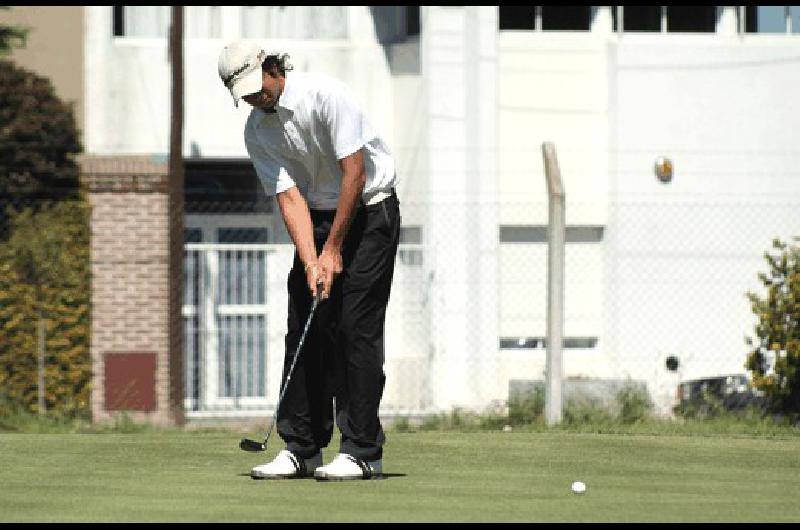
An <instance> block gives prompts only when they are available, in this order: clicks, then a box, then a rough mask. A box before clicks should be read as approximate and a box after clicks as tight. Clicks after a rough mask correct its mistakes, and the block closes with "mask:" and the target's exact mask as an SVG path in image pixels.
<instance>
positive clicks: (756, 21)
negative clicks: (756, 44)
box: [744, 6, 800, 33]
mask: <svg viewBox="0 0 800 530" xmlns="http://www.w3.org/2000/svg"><path fill="white" fill-rule="evenodd" d="M744 18H745V28H746V31H747V32H748V33H800V6H747V7H746V8H745V16H744Z"/></svg>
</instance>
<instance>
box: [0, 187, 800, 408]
mask: <svg viewBox="0 0 800 530" xmlns="http://www.w3.org/2000/svg"><path fill="white" fill-rule="evenodd" d="M212 195H213V193H212ZM240 199H241V198H239V199H237V200H222V201H219V200H214V201H205V202H203V201H194V200H192V198H191V197H187V203H186V204H187V206H186V217H185V231H184V236H185V237H184V239H185V257H184V278H183V301H184V302H183V308H182V315H183V319H184V320H183V322H184V362H183V370H184V396H185V399H184V407H185V410H186V411H187V415H188V417H189V419H190V420H191V419H192V418H196V419H203V418H209V417H211V418H213V417H223V418H224V417H242V416H254V417H256V416H258V417H261V416H263V415H265V414H269V413H271V411H272V410H274V405H275V402H276V400H277V396H278V390H279V385H280V375H281V369H282V366H283V357H284V353H285V352H284V333H285V327H286V307H287V303H288V300H287V293H286V277H287V274H288V271H289V268H290V266H291V262H292V258H293V253H294V248H293V245H292V244H291V242H290V241H289V239H288V236H287V234H286V233H285V228H283V223H282V220H281V219H280V215H279V213H278V212H277V211H276V209H275V208H274V205H272V204H271V203H270V202H269V201H268V200H267V201H264V200H262V199H258V198H256V199H252V198H251V199H246V200H245V199H241V200H240ZM400 199H401V213H402V215H403V218H404V225H403V228H402V236H401V245H400V249H399V251H398V256H397V262H396V269H395V276H394V284H393V288H392V295H391V300H390V303H389V308H388V313H387V322H386V365H385V370H386V374H387V383H386V388H385V391H384V397H383V401H382V409H381V410H382V413H383V414H385V415H386V416H395V417H398V416H423V415H426V414H435V413H440V412H444V411H448V410H451V409H452V408H454V407H461V406H464V407H467V408H473V409H477V410H487V409H493V408H496V407H500V408H503V407H504V406H505V405H506V404H507V402H508V400H509V398H511V397H513V396H514V395H515V394H519V393H526V392H531V391H532V389H534V388H536V387H537V386H541V385H542V384H543V381H544V379H545V358H546V300H547V299H546V297H547V230H548V229H547V226H546V223H547V221H546V220H547V201H546V198H544V199H543V198H542V197H541V196H531V197H524V196H523V197H516V198H515V199H514V200H503V201H500V200H496V201H489V200H485V201H480V202H474V203H470V204H468V205H464V204H461V205H459V204H456V203H453V204H436V203H433V202H414V201H405V200H403V197H402V196H401V197H400ZM9 204H10V201H9V200H8V198H5V199H3V204H0V207H2V209H3V211H5V212H6V217H5V218H4V221H3V226H2V229H3V231H2V233H3V238H2V241H0V250H2V251H3V256H4V260H5V261H4V263H3V278H2V280H3V282H4V283H3V292H2V297H3V299H2V304H3V306H4V311H3V313H2V317H3V321H2V322H0V328H3V329H5V330H6V331H5V332H4V333H5V335H4V337H5V343H4V344H3V345H2V348H3V356H4V357H3V359H4V363H5V364H4V367H3V368H4V374H5V375H4V377H5V380H4V381H6V382H8V381H11V377H12V376H11V375H9V374H11V373H12V371H14V370H16V372H15V373H17V374H19V373H20V371H21V370H23V368H20V367H19V366H22V365H24V366H26V367H27V368H25V370H27V371H28V372H27V373H29V375H28V376H26V377H28V379H29V381H28V383H27V385H28V386H27V387H26V388H28V391H27V394H26V395H27V398H26V399H28V401H29V402H30V403H35V402H37V397H38V394H37V390H36V389H37V384H38V383H37V381H38V380H39V377H40V374H41V373H44V374H46V377H45V379H44V381H45V383H44V384H45V385H46V386H47V387H48V388H57V387H59V385H61V384H62V383H63V381H62V380H67V379H69V378H70V377H73V376H74V377H83V376H86V373H88V372H87V370H88V369H87V368H86V366H87V364H86V363H87V362H88V361H87V360H86V358H85V357H86V354H85V352H84V361H83V363H84V364H83V365H82V366H83V367H84V370H83V372H81V374H83V375H80V376H76V375H75V374H74V373H73V371H72V370H71V369H70V368H69V367H67V366H66V365H65V364H64V360H63V359H64V358H63V357H59V355H57V354H56V353H57V352H58V351H61V352H64V351H72V350H71V349H70V348H73V347H74V346H75V344H78V343H79V344H83V346H82V347H83V348H84V350H85V351H88V350H87V348H88V336H89V328H88V321H87V319H88V315H85V314H83V313H81V311H82V310H81V309H80V307H83V306H82V305H81V304H80V303H77V302H74V300H73V298H70V297H71V296H73V295H72V294H69V293H72V292H73V291H71V289H74V288H75V286H73V285H69V286H66V285H62V286H60V287H59V284H58V283H57V282H55V283H54V282H50V283H49V284H48V289H49V290H48V291H47V292H48V293H49V295H48V296H50V298H48V299H47V300H48V301H47V304H49V305H48V307H49V308H50V309H52V310H53V312H52V316H51V319H50V320H49V321H48V322H50V324H48V325H47V326H46V334H47V336H46V338H45V340H44V342H43V341H42V340H40V338H39V337H40V333H41V331H40V328H39V327H38V326H36V325H34V324H35V322H36V318H34V317H35V315H34V314H33V313H31V314H30V315H28V316H27V317H26V319H29V320H30V321H29V322H28V324H30V325H28V324H24V323H21V321H20V319H19V318H18V315H17V313H18V311H16V310H12V309H11V308H19V307H28V309H29V310H30V311H34V306H33V305H31V304H32V303H33V302H26V300H27V299H25V300H23V299H14V297H15V296H17V297H24V296H29V295H30V293H29V292H28V291H24V292H23V291H20V290H19V289H17V290H14V289H12V288H11V287H12V284H13V283H15V282H16V283H19V282H21V281H23V280H20V278H21V277H20V276H19V275H20V274H21V272H20V270H19V269H13V267H12V261H11V259H10V256H12V255H13V254H14V253H17V254H18V253H19V252H18V250H15V249H17V247H15V246H14V245H17V246H19V245H20V244H21V241H24V238H23V239H21V238H20V237H19V235H21V233H20V234H18V236H17V237H16V238H15V237H14V231H15V230H18V231H19V230H24V224H25V223H28V226H29V227H35V226H37V223H40V221H37V218H33V217H31V218H28V219H27V220H25V219H23V218H22V217H20V215H21V214H20V211H21V209H20V208H16V209H14V210H13V211H12V210H10V209H8V208H7V207H8V206H9ZM459 208H461V209H465V210H467V211H468V212H469V213H470V215H476V213H477V211H478V210H479V209H481V208H485V209H487V211H484V212H481V215H480V216H477V215H476V216H477V217H478V218H489V219H492V218H494V219H496V220H497V225H496V226H492V227H488V228H487V227H485V226H483V227H477V229H478V230H479V231H480V234H479V235H476V236H475V238H474V240H471V241H465V240H464V239H462V238H459V237H455V234H458V233H459V230H461V229H460V228H458V227H457V226H455V225H453V226H449V227H448V226H447V223H458V222H460V221H459V219H461V217H459V215H458V209H459ZM581 211H584V212H585V211H592V212H599V214H598V215H597V216H596V218H597V222H586V223H581V224H575V223H571V222H570V219H571V218H573V216H574V215H575V212H581ZM798 211H800V196H792V195H786V194H784V195H780V196H778V195H767V194H764V195H752V196H748V197H742V196H732V195H731V196H726V195H724V194H723V195H718V196H715V197H714V198H713V199H712V198H710V197H701V196H674V195H673V196H669V197H656V196H651V195H625V196H620V197H619V198H614V197H612V198H611V199H610V200H609V202H591V203H589V202H579V201H575V202H571V200H570V196H569V194H568V195H567V234H566V235H567V238H566V261H565V271H564V274H565V301H564V306H565V315H564V318H565V320H564V354H563V359H564V361H563V363H564V364H563V366H564V378H565V390H566V399H567V400H569V399H570V398H571V397H575V395H577V393H580V392H583V393H584V394H588V395H590V397H591V398H592V399H594V400H597V401H601V402H606V403H608V402H611V401H613V397H614V395H615V393H616V392H617V391H618V390H619V388H620V387H621V386H622V385H624V384H626V383H629V382H634V383H636V384H639V385H642V386H643V387H644V388H646V390H647V392H648V394H649V395H650V397H651V399H652V400H653V402H654V404H655V405H656V408H657V410H658V411H659V412H661V413H664V414H669V412H670V411H671V408H672V406H673V405H674V404H675V399H676V391H677V389H678V384H679V383H680V382H681V381H687V380H693V379H700V378H711V377H718V376H726V375H733V374H746V370H745V367H744V363H745V359H746V355H747V352H748V347H747V346H746V344H745V337H747V336H752V335H753V328H754V325H755V322H756V317H755V315H753V313H752V310H751V308H750V305H749V301H748V300H747V298H746V293H747V292H748V291H753V292H759V293H760V289H761V285H760V283H759V281H758V273H759V272H763V271H765V270H766V265H765V262H764V259H763V255H764V253H765V252H766V251H767V250H769V248H770V246H771V243H772V241H773V239H774V238H781V239H783V240H786V241H789V240H791V238H792V237H793V236H796V235H797V234H798V233H800V226H798V216H797V212H798ZM443 212H444V213H443ZM448 212H450V213H453V215H452V216H451V215H449V213H448ZM62 213H63V212H62ZM96 214H97V212H95V217H94V218H93V221H92V222H93V223H95V224H96V223H97V217H96ZM64 215H69V214H68V213H64ZM23 221H24V222H23ZM48 222H54V221H53V220H50V221H48ZM76 222H77V221H76ZM412 223H413V224H412ZM437 224H438V225H437ZM462 228H463V227H462ZM38 233H39V234H40V236H41V237H42V238H43V239H42V240H41V241H42V242H41V243H40V244H38V243H37V244H34V245H33V248H36V246H37V245H39V246H40V247H41V248H42V249H43V252H42V253H40V254H36V253H32V254H31V255H30V256H31V259H33V260H36V259H40V260H51V259H65V258H64V257H65V256H67V257H68V256H69V255H70V254H74V255H73V256H72V258H73V259H76V260H77V259H80V260H83V261H85V262H86V263H85V264H84V265H85V266H86V267H88V261H89V259H90V256H89V254H88V252H85V251H80V250H78V247H76V246H75V245H83V246H84V249H85V247H86V246H87V245H88V241H89V240H88V239H86V240H84V241H82V242H80V241H78V240H74V239H70V238H73V237H74V234H73V233H72V232H70V231H69V230H67V231H58V230H49V231H48V230H47V229H46V227H45V226H39V232H38ZM48 233H49V234H50V236H49V239H48V237H47V234H48ZM448 233H452V234H454V236H453V237H447V235H448ZM460 233H464V232H463V230H462V231H461V232H460ZM70 234H73V235H70ZM487 234H488V235H487ZM161 235H162V237H163V233H161ZM99 236H100V234H99V233H98V231H97V230H96V229H95V230H93V237H99ZM59 237H61V238H62V240H61V241H57V240H55V239H53V238H59ZM147 244H148V245H158V244H161V243H159V242H158V241H155V240H153V241H151V242H149V243H147ZM44 245H47V248H51V249H58V248H59V247H60V249H61V250H60V252H61V253H62V254H59V256H62V257H61V258H59V257H57V256H56V257H53V256H55V255H53V256H51V255H50V254H47V253H46V252H44ZM37 256H38V258H37ZM464 256H472V257H474V258H475V259H474V261H472V262H470V261H469V260H467V261H463V260H462V259H461V258H463V257H464ZM14 263H16V262H14ZM109 263H111V262H109ZM38 265H41V267H39V268H40V269H41V270H45V269H46V268H47V265H48V264H47V263H39V264H38ZM109 266H110V265H109ZM112 268H113V267H112ZM23 272H24V271H23ZM113 276H114V272H113V270H111V271H110V272H109V273H108V277H109V278H113ZM24 281H28V282H31V281H32V280H31V279H30V278H28V279H27V280H24ZM86 281H87V282H88V281H89V280H88V276H87V279H86ZM34 284H35V281H33V283H32V284H31V285H32V286H33V285H34ZM86 285H87V286H88V285H89V284H88V283H87V284H86ZM77 288H78V289H81V287H80V286H78V287H77ZM31 289H33V287H31ZM118 289H127V290H131V292H134V291H135V290H136V289H137V287H135V286H133V287H132V286H130V285H127V284H126V285H120V286H118ZM30 292H34V291H33V290H31V291H30ZM57 293H60V294H58V296H56V294H57ZM103 293H106V292H105V291H103ZM103 293H94V294H95V298H97V296H99V295H103ZM118 294H119V293H117V294H116V295H113V296H117V295H118ZM106 295H107V296H112V293H106ZM56 298H57V299H58V300H61V301H62V302H63V301H64V300H68V301H67V302H64V303H63V304H62V306H64V304H66V306H70V304H71V307H73V309H75V311H77V312H78V313H77V314H78V316H75V315H73V314H67V313H58V312H57V311H56V310H55V308H56V307H57V306H58V303H60V302H58V300H56ZM84 302H86V301H84ZM26 304H27V306H26ZM40 306H41V307H44V305H42V304H39V305H37V306H36V307H40ZM66 306H65V307H66ZM58 307H61V306H58ZM62 309H63V307H62ZM30 311H29V312H30ZM34 312H35V311H34ZM59 315H60V316H59ZM76 318H77V320H75V319H76ZM58 319H61V321H60V322H59V321H58ZM25 321H27V320H25ZM73 322H81V323H82V325H83V326H84V327H82V328H80V330H81V333H83V335H82V337H83V339H81V340H77V339H75V333H76V328H75V327H74V326H73V325H72V323H73ZM14 326H17V327H16V328H14V329H15V331H14V332H13V333H11V332H9V331H8V330H10V329H11V328H12V327H14ZM14 337H16V338H14ZM84 339H85V340H84ZM76 340H77V342H76ZM42 344H46V345H49V346H48V347H46V348H45V350H46V352H45V354H44V355H42V347H41V345H42ZM73 349H74V348H73ZM670 358H673V359H672V360H673V361H677V362H676V363H673V364H670V363H669V362H668V360H669V359H670ZM22 359H26V360H25V361H24V362H22V361H21V360H22ZM42 359H44V362H45V368H44V369H43V371H42V370H38V369H37V366H41V364H42ZM12 361H13V362H12ZM20 363H21V364H20ZM48 363H49V365H48ZM15 366H16V368H15ZM73 368H74V367H73ZM59 374H61V375H59ZM70 374H72V375H70ZM17 377H19V376H17ZM74 377H73V378H74ZM87 377H88V376H87ZM95 377H96V374H95ZM4 384H6V383H4ZM48 395H49V394H48ZM81 396H82V398H81V399H85V398H86V395H84V394H81ZM6 397H7V396H6ZM55 401H56V398H55V397H52V396H51V398H49V401H48V403H49V404H50V406H53V405H54V404H55ZM43 406H44V407H47V406H48V405H47V404H45V405H43Z"/></svg>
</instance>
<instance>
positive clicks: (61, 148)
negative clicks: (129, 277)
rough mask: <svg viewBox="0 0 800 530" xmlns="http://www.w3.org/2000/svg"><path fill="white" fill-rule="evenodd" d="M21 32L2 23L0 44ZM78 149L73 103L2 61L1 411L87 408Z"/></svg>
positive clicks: (85, 236) (85, 268)
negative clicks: (41, 392) (41, 391)
mask: <svg viewBox="0 0 800 530" xmlns="http://www.w3.org/2000/svg"><path fill="white" fill-rule="evenodd" d="M20 31H22V30H19V29H18V28H17V29H14V28H12V29H9V28H8V27H6V26H0V52H7V51H8V50H9V49H10V47H11V45H12V44H13V41H14V39H19V38H20V35H21V33H20ZM1 54H2V53H0V55H1ZM80 151H81V144H80V141H79V138H78V131H77V127H76V124H75V119H74V115H73V110H72V108H71V106H70V105H67V104H65V103H64V102H62V101H61V100H60V99H58V97H57V96H56V94H55V91H54V90H53V86H52V84H51V83H50V81H49V80H48V79H46V78H43V77H41V76H39V75H36V74H34V73H32V72H29V71H27V70H25V69H23V68H20V67H18V66H16V65H15V64H14V63H13V62H11V61H8V60H5V59H0V416H2V414H3V412H4V408H11V409H23V410H28V411H36V410H40V411H42V410H47V411H48V412H54V413H61V414H70V415H72V414H86V412H87V411H88V406H89V400H88V396H89V382H90V379H91V361H90V355H89V337H90V332H89V329H90V324H89V323H90V320H89V318H90V301H89V300H90V259H89V234H90V231H89V205H88V201H87V200H86V197H85V194H84V193H82V192H81V187H80V178H79V175H80V170H79V167H78V164H77V161H76V160H75V158H74V155H77V154H78V153H80ZM40 325H43V326H44V328H43V329H44V331H45V333H44V341H41V342H40V339H39V335H38V333H37V331H38V330H39V329H42V328H40V327H39V326H40ZM42 345H44V348H42ZM42 350H44V359H43V360H44V363H43V364H42V365H39V364H38V362H39V359H40V358H41V357H40V352H41V351H42ZM40 366H41V367H40ZM40 377H41V379H43V381H44V384H43V385H41V386H40V385H39V378H40ZM39 388H43V389H44V390H45V391H46V394H45V396H44V398H45V399H44V402H43V403H41V404H40V403H38V399H37V398H38V395H37V392H38V389H39ZM6 411H7V410H6Z"/></svg>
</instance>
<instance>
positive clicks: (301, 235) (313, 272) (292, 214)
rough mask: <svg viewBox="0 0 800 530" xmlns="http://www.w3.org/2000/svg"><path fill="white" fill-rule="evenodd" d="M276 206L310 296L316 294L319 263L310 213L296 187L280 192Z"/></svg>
mask: <svg viewBox="0 0 800 530" xmlns="http://www.w3.org/2000/svg"><path fill="white" fill-rule="evenodd" d="M277 199H278V206H279V207H280V209H281V215H282V216H283V222H284V223H286V229H287V230H288V231H289V235H290V236H291V238H292V241H294V246H295V248H296V249H297V254H298V255H299V256H300V261H301V262H302V263H303V266H304V268H305V271H306V282H307V283H308V288H309V289H310V290H311V294H312V296H316V294H317V281H318V279H319V262H318V259H317V249H316V247H315V246H314V225H313V224H312V222H311V212H310V211H309V210H308V203H306V200H305V199H304V198H303V195H301V194H300V190H298V189H297V186H293V187H291V188H289V189H288V190H286V191H284V192H281V193H279V194H278V196H277Z"/></svg>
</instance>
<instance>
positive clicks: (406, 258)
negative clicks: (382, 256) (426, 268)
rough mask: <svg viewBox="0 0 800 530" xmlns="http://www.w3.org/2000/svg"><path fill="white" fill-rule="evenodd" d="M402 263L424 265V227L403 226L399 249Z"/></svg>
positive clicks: (398, 253)
mask: <svg viewBox="0 0 800 530" xmlns="http://www.w3.org/2000/svg"><path fill="white" fill-rule="evenodd" d="M397 256H398V257H399V258H400V263H402V264H404V265H415V266H421V265H422V227H421V226H419V225H415V226H401V227H400V248H399V249H398V251H397Z"/></svg>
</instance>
